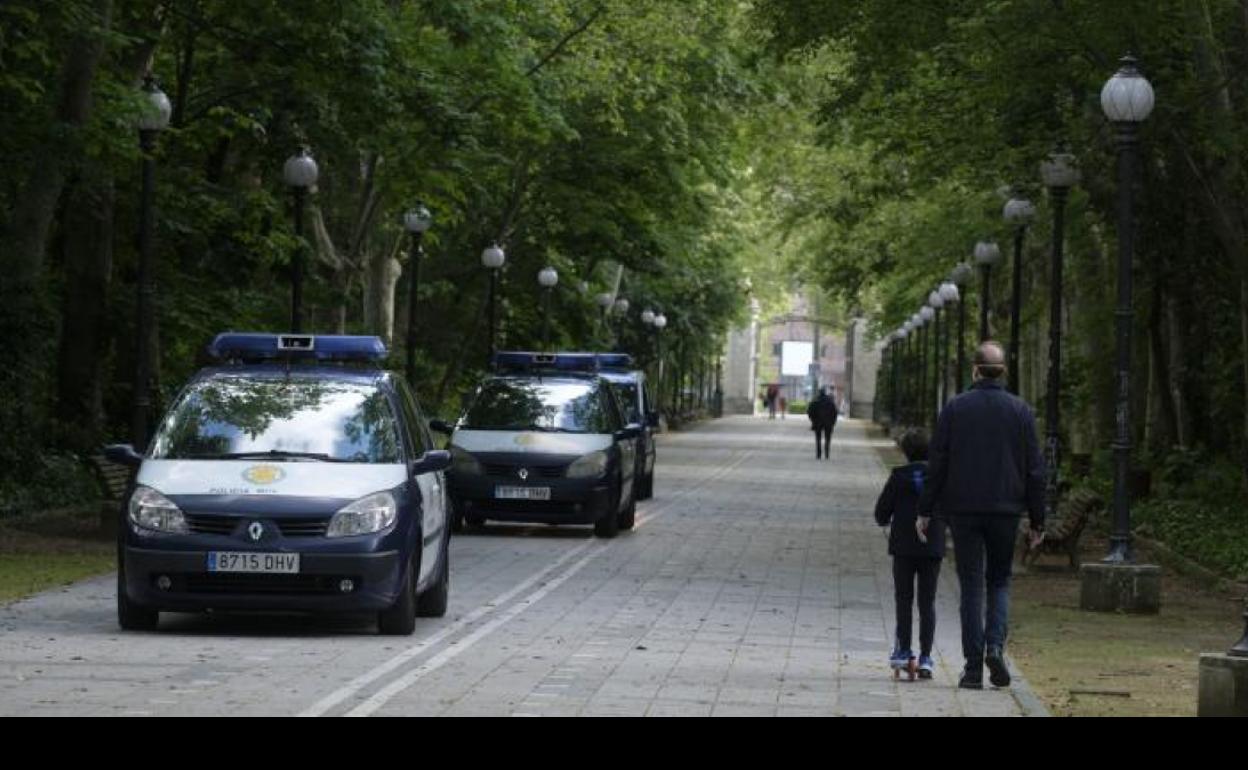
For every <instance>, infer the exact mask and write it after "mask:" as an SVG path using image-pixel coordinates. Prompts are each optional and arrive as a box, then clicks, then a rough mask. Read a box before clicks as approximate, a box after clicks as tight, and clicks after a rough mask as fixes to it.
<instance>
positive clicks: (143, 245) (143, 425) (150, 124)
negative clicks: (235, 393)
mask: <svg viewBox="0 0 1248 770" xmlns="http://www.w3.org/2000/svg"><path fill="white" fill-rule="evenodd" d="M172 113H173V109H172V106H171V105H170V104H169V97H167V96H165V93H164V92H163V91H161V90H160V87H159V86H157V85H156V80H155V79H154V78H153V77H152V76H151V75H150V74H149V75H148V76H147V77H146V78H144V79H143V101H142V111H141V112H140V113H139V116H138V121H137V126H138V129H139V149H140V151H141V152H142V154H143V188H142V193H141V199H140V205H139V275H138V297H137V302H136V304H135V312H136V319H135V321H136V323H135V326H136V328H135V332H136V333H135V358H134V408H133V412H132V415H131V426H130V427H131V434H132V438H133V440H134V446H135V448H137V449H138V451H140V452H142V451H143V450H144V449H145V448H146V447H147V437H148V436H147V434H148V425H147V422H148V413H149V412H150V411H151V408H152V392H151V391H152V388H151V379H152V370H153V369H155V365H154V363H153V362H152V352H153V351H154V350H155V349H156V339H155V338H156V312H155V310H156V306H155V297H156V287H155V286H154V285H153V282H152V219H153V216H154V214H153V197H154V195H153V193H154V191H155V186H156V159H155V157H154V155H153V153H154V152H155V150H156V137H157V136H158V135H159V134H160V132H161V131H163V130H165V128H167V127H168V126H169V116H170V115H171V114H172Z"/></svg>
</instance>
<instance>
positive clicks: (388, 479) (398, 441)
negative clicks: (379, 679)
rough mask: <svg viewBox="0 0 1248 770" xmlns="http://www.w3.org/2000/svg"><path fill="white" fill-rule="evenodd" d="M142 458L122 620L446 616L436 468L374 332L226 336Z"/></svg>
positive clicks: (415, 409) (129, 511)
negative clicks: (205, 613)
mask: <svg viewBox="0 0 1248 770" xmlns="http://www.w3.org/2000/svg"><path fill="white" fill-rule="evenodd" d="M209 353H210V354H211V355H212V357H213V358H214V359H216V361H217V362H219V364H218V365H214V366H211V367H209V368H206V369H203V370H201V371H200V372H198V373H197V374H196V375H195V376H194V377H193V378H192V379H191V381H190V382H189V383H188V384H187V385H186V387H185V388H184V389H183V391H182V393H181V394H180V395H179V396H178V398H177V400H176V401H175V402H174V404H173V406H172V407H171V408H170V409H169V412H168V414H167V415H166V416H165V417H164V419H163V420H162V422H161V424H160V425H159V427H158V428H157V430H156V433H155V435H154V437H153V438H152V441H151V443H150V445H149V446H148V447H147V449H146V452H145V453H144V454H141V455H140V454H138V453H137V452H136V451H135V450H134V448H133V447H131V446H129V445H115V446H111V447H108V448H107V450H106V455H107V456H108V457H109V458H110V459H112V460H113V461H115V462H124V463H127V464H130V465H133V466H137V467H138V473H137V476H136V478H135V481H134V483H133V485H132V489H131V490H130V491H129V495H128V497H127V499H126V500H125V501H124V503H123V510H122V512H121V516H122V526H121V527H119V533H120V534H119V538H118V573H117V615H118V621H119V622H120V624H121V627H122V628H123V629H129V630H151V629H155V628H156V627H157V625H158V622H159V617H160V612H162V611H171V612H195V611H202V610H209V609H212V610H282V611H286V610H295V611H307V612H316V613H321V612H325V613H329V612H333V613H340V612H341V613H356V612H375V613H377V617H378V625H379V627H380V630H381V632H382V633H386V634H410V633H412V631H413V630H414V628H415V623H416V617H417V616H423V617H439V616H441V615H443V614H445V612H446V605H447V594H448V590H449V584H450V565H449V551H448V542H449V532H450V530H449V526H448V521H447V507H448V505H447V498H446V482H445V479H444V471H445V470H446V469H448V468H449V467H450V464H451V457H450V453H449V452H446V451H441V450H437V449H435V448H434V443H433V441H432V438H431V436H430V434H429V430H428V426H427V424H426V422H425V419H424V416H423V415H422V413H421V409H420V406H419V404H418V402H417V400H416V397H415V395H414V394H413V393H412V391H411V389H410V388H409V387H408V385H407V383H406V382H405V381H404V380H403V379H402V378H401V377H398V376H396V375H393V374H391V373H389V372H387V371H385V370H383V369H382V368H381V362H382V360H383V359H384V358H385V356H386V348H385V345H384V343H382V341H381V340H380V339H379V338H377V337H351V336H326V335H316V336H313V335H297V334H234V333H229V334H220V335H218V336H217V337H216V339H215V340H214V341H213V342H212V344H211V346H210V347H209Z"/></svg>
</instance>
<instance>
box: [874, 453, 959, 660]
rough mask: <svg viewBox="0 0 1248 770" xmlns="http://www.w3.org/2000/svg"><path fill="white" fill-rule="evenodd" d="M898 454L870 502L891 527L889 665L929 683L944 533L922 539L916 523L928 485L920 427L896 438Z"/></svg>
mask: <svg viewBox="0 0 1248 770" xmlns="http://www.w3.org/2000/svg"><path fill="white" fill-rule="evenodd" d="M900 443H901V451H902V452H904V453H905V455H906V464H905V465H902V466H899V467H897V468H894V469H893V472H892V473H891V474H890V475H889V477H888V482H887V483H885V485H884V491H883V492H881V493H880V498H879V500H878V501H876V503H875V522H876V523H877V524H879V525H880V526H881V527H887V526H889V525H890V524H891V525H892V526H891V527H890V529H889V532H888V553H889V555H890V556H892V557H893V596H894V599H895V602H894V603H895V604H896V606H897V627H896V629H897V630H896V634H895V636H894V642H893V652H892V654H891V655H890V656H889V659H888V662H889V665H890V666H892V667H893V669H894V670H896V671H901V670H908V671H910V672H911V675H912V677H913V674H914V673H915V672H916V671H917V673H918V675H919V678H920V679H931V678H932V671H933V669H934V667H935V665H934V664H933V662H932V641H933V640H934V639H935V637H936V581H937V579H938V578H939V577H940V563H941V559H943V558H944V556H945V534H944V529H943V528H942V527H933V528H932V529H931V531H930V534H929V535H927V536H921V535H920V534H919V532H918V531H917V528H916V526H915V522H916V520H917V518H918V514H919V497H920V496H921V495H922V494H923V488H924V486H925V484H926V483H927V448H928V440H927V433H926V432H925V431H923V430H921V429H917V430H912V431H907V432H906V433H904V434H902V436H901V441H900ZM916 580H917V581H918V584H919V591H918V604H919V655H918V659H917V661H916V659H915V655H914V648H913V647H912V646H911V642H912V639H911V631H912V628H913V625H912V624H913V609H912V607H913V605H914V600H915V591H914V584H915V581H916Z"/></svg>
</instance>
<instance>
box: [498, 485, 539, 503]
mask: <svg viewBox="0 0 1248 770" xmlns="http://www.w3.org/2000/svg"><path fill="white" fill-rule="evenodd" d="M494 497H495V498H496V499H498V500H549V499H550V487H495V488H494Z"/></svg>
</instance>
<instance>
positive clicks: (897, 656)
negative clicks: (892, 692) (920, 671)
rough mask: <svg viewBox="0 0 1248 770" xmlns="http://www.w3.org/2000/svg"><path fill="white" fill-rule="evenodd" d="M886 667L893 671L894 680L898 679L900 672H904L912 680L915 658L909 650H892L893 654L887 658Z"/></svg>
mask: <svg viewBox="0 0 1248 770" xmlns="http://www.w3.org/2000/svg"><path fill="white" fill-rule="evenodd" d="M888 665H889V666H891V667H892V669H893V678H894V679H900V678H901V672H902V671H905V672H906V673H907V674H909V676H910V679H911V680H912V681H913V680H914V672H915V658H914V653H913V652H911V651H910V650H893V654H892V655H889V656H888Z"/></svg>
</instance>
